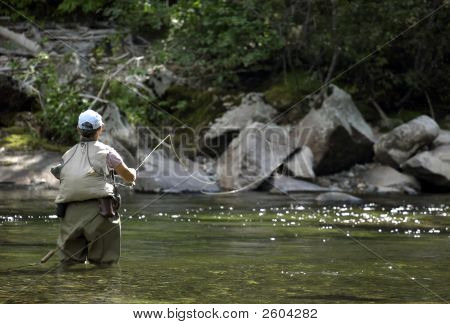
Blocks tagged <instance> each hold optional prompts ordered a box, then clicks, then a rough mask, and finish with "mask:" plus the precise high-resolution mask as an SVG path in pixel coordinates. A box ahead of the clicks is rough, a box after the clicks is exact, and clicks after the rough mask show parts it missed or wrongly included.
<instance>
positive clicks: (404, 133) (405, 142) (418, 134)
mask: <svg viewBox="0 0 450 324" xmlns="http://www.w3.org/2000/svg"><path fill="white" fill-rule="evenodd" d="M438 135H439V125H438V124H437V123H436V122H435V121H434V120H433V119H431V118H430V117H428V116H426V115H422V116H419V117H417V118H415V119H413V120H411V121H409V122H408V123H405V124H403V125H400V126H398V127H396V128H394V129H393V130H392V131H390V132H389V133H386V134H384V135H382V136H381V137H380V138H379V140H378V141H377V143H376V144H375V145H374V151H375V158H376V160H377V161H379V162H381V163H383V164H386V165H390V166H392V167H394V168H399V167H400V165H401V164H402V163H404V162H406V160H408V159H409V158H410V157H411V156H413V155H414V154H415V153H417V152H418V150H419V149H421V148H424V147H425V146H427V145H429V144H431V143H432V142H433V141H434V140H435V139H436V137H438Z"/></svg>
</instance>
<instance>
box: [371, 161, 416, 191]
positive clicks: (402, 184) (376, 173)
mask: <svg viewBox="0 0 450 324" xmlns="http://www.w3.org/2000/svg"><path fill="white" fill-rule="evenodd" d="M362 178H363V180H364V181H365V183H366V184H368V185H370V186H375V189H376V191H377V192H379V193H395V192H404V193H408V194H415V193H418V192H420V183H419V182H418V181H417V179H416V178H414V177H413V176H411V175H407V174H403V173H400V172H398V171H397V170H396V169H394V168H392V167H390V166H386V165H375V166H374V167H373V168H370V169H369V170H367V171H365V172H364V173H363V174H362Z"/></svg>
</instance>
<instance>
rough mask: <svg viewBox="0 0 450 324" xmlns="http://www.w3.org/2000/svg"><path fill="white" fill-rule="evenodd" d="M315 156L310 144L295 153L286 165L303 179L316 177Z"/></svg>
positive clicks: (296, 175)
mask: <svg viewBox="0 0 450 324" xmlns="http://www.w3.org/2000/svg"><path fill="white" fill-rule="evenodd" d="M313 165H314V156H313V153H312V151H311V149H310V148H309V147H308V146H306V145H305V146H303V147H302V148H301V150H300V151H299V152H298V153H296V154H294V156H292V157H291V158H289V160H288V161H287V162H286V167H287V168H288V170H289V171H291V172H292V174H293V175H294V177H297V178H302V179H314V178H315V176H316V175H315V174H314V169H313Z"/></svg>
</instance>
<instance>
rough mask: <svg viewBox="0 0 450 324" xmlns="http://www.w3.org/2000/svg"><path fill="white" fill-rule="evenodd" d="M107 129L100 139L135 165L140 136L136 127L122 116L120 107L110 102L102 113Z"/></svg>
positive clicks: (128, 163) (126, 160)
mask: <svg viewBox="0 0 450 324" xmlns="http://www.w3.org/2000/svg"><path fill="white" fill-rule="evenodd" d="M102 117H103V121H104V123H105V131H104V132H103V133H102V135H101V137H100V141H102V142H103V143H105V144H107V145H110V146H112V147H113V148H114V149H115V150H116V151H117V152H118V153H119V154H120V155H121V156H122V158H123V159H124V161H125V163H126V164H127V165H128V166H135V165H136V163H137V161H136V158H135V156H136V151H137V142H138V138H137V135H136V131H135V128H134V127H133V126H131V125H130V124H129V123H128V121H127V120H126V118H125V117H124V116H122V114H121V113H120V110H119V108H118V107H117V106H116V105H115V104H113V103H109V104H108V106H107V107H106V109H105V110H104V111H103V113H102Z"/></svg>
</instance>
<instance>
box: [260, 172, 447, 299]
mask: <svg viewBox="0 0 450 324" xmlns="http://www.w3.org/2000/svg"><path fill="white" fill-rule="evenodd" d="M267 183H268V184H270V185H271V186H272V187H274V188H275V189H277V190H279V191H280V192H281V193H282V194H284V195H285V196H287V197H289V198H290V199H292V200H293V201H294V202H296V203H298V204H301V202H300V201H298V200H297V199H296V198H295V197H293V196H292V195H290V194H289V193H287V192H285V191H283V190H281V189H280V188H278V187H277V186H275V185H274V184H273V183H271V182H268V181H267ZM333 226H335V227H336V228H337V229H339V231H341V232H342V233H343V234H345V237H348V238H349V239H351V240H352V241H353V242H355V243H357V244H358V245H359V246H361V247H363V248H364V249H365V250H366V251H368V252H369V253H370V254H372V255H374V256H375V257H377V258H378V259H380V260H381V261H383V262H385V263H387V264H389V265H391V266H392V267H393V268H395V269H396V270H397V271H398V272H400V273H401V274H402V275H403V276H405V277H407V278H408V279H409V280H411V281H413V282H414V283H416V284H417V285H418V286H420V287H421V288H423V289H425V290H427V291H428V292H429V293H431V294H432V295H434V296H436V297H437V298H438V299H440V300H441V301H443V302H445V303H448V301H447V300H446V299H445V298H443V297H441V296H440V295H439V294H437V293H436V292H434V291H433V290H431V289H430V288H428V287H427V286H425V285H423V284H422V283H420V282H419V281H418V280H417V279H415V278H414V277H412V276H411V275H409V274H408V273H406V272H405V271H403V270H402V269H400V267H398V266H397V265H395V264H394V263H392V262H391V261H389V260H387V259H386V258H384V257H383V256H382V255H380V254H379V253H377V252H375V251H373V250H372V249H371V248H369V247H368V246H367V245H365V244H364V243H362V242H361V241H359V240H357V239H356V238H354V237H353V236H351V235H349V233H348V232H345V231H344V230H343V229H342V228H341V227H340V225H339V224H333Z"/></svg>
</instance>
